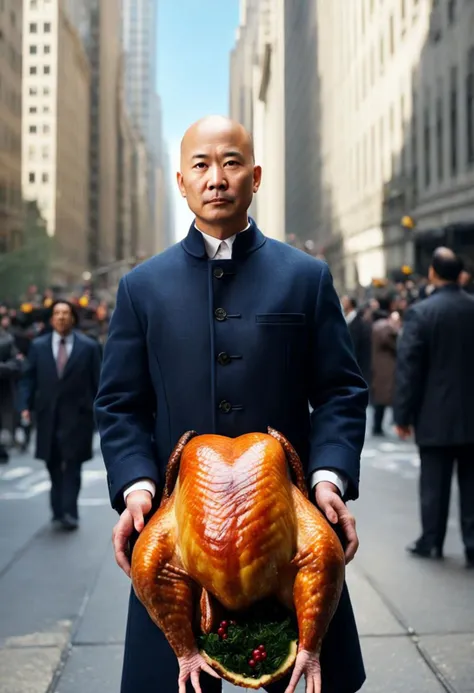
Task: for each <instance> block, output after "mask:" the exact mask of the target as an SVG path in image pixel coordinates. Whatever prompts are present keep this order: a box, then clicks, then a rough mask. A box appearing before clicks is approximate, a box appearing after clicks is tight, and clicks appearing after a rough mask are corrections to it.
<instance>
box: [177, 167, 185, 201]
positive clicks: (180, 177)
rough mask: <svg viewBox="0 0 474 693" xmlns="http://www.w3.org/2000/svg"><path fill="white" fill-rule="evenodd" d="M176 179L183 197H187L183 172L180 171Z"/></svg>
mask: <svg viewBox="0 0 474 693" xmlns="http://www.w3.org/2000/svg"><path fill="white" fill-rule="evenodd" d="M176 180H177V182H178V188H179V191H180V193H181V195H182V196H183V197H186V188H185V187H184V182H183V174H182V173H180V172H179V171H178V173H177V174H176Z"/></svg>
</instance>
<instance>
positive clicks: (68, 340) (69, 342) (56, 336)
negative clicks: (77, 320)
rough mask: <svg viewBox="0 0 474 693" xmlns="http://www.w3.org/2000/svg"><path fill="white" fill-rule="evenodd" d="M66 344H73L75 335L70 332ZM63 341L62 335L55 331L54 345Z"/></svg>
mask: <svg viewBox="0 0 474 693" xmlns="http://www.w3.org/2000/svg"><path fill="white" fill-rule="evenodd" d="M64 340H65V342H66V344H72V342H73V340H74V333H73V332H70V333H69V334H68V336H67V337H65V338H64ZM60 341H61V335H60V334H59V332H56V330H54V331H53V344H59V342H60Z"/></svg>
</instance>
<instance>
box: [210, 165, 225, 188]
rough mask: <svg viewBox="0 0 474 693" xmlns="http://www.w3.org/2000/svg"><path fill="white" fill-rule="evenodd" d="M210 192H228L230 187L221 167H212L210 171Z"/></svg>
mask: <svg viewBox="0 0 474 693" xmlns="http://www.w3.org/2000/svg"><path fill="white" fill-rule="evenodd" d="M207 187H208V190H226V189H227V187H228V184H227V179H226V177H225V175H224V171H223V169H222V168H221V167H220V166H212V168H210V169H209V180H208V182H207Z"/></svg>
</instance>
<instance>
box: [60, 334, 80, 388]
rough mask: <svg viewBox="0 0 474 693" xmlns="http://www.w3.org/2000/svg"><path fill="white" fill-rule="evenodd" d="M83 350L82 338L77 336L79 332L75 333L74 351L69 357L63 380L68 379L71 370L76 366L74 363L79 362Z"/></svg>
mask: <svg viewBox="0 0 474 693" xmlns="http://www.w3.org/2000/svg"><path fill="white" fill-rule="evenodd" d="M81 350H82V342H81V340H80V337H79V335H78V334H77V332H74V339H73V342H72V351H71V353H70V355H69V358H68V360H67V363H66V366H65V368H64V373H63V378H66V377H67V375H68V373H69V371H70V369H71V368H72V366H73V365H74V362H75V361H77V358H78V356H79V355H80V353H81Z"/></svg>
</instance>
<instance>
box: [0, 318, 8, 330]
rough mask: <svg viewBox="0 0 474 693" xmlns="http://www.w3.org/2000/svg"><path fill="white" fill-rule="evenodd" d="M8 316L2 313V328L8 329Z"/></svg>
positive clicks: (0, 323)
mask: <svg viewBox="0 0 474 693" xmlns="http://www.w3.org/2000/svg"><path fill="white" fill-rule="evenodd" d="M10 324H11V323H10V318H9V316H8V315H2V317H1V320H0V326H1V327H2V328H3V329H4V330H8V329H9V328H10Z"/></svg>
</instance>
